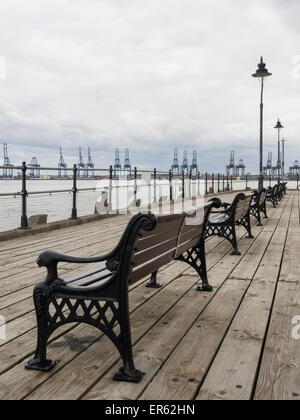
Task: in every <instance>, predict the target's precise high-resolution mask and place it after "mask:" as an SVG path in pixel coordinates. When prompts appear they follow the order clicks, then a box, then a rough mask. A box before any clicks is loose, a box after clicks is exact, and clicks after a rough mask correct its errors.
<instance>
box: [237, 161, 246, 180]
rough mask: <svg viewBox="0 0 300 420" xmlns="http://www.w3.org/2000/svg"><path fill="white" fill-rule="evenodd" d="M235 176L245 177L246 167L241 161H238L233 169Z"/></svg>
mask: <svg viewBox="0 0 300 420" xmlns="http://www.w3.org/2000/svg"><path fill="white" fill-rule="evenodd" d="M235 175H236V176H238V177H239V176H242V177H244V176H245V175H246V165H245V163H244V160H243V159H240V160H239V163H238V165H237V166H236V168H235Z"/></svg>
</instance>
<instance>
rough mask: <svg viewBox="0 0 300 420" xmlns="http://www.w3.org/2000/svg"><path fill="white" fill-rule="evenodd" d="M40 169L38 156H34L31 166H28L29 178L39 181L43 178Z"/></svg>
mask: <svg viewBox="0 0 300 420" xmlns="http://www.w3.org/2000/svg"><path fill="white" fill-rule="evenodd" d="M40 167H41V165H39V163H38V160H37V158H36V156H33V158H32V159H31V163H30V165H28V168H29V169H30V171H29V177H30V178H33V179H39V178H40V177H41V171H40Z"/></svg>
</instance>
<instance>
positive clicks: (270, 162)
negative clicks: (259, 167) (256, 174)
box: [264, 152, 273, 176]
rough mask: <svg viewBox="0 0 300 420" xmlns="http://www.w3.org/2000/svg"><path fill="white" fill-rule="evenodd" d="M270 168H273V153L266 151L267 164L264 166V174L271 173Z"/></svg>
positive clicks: (269, 174)
mask: <svg viewBox="0 0 300 420" xmlns="http://www.w3.org/2000/svg"><path fill="white" fill-rule="evenodd" d="M272 169H273V153H272V152H269V153H268V161H267V166H265V167H264V173H265V175H268V176H271V175H272Z"/></svg>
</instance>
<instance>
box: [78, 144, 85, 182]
mask: <svg viewBox="0 0 300 420" xmlns="http://www.w3.org/2000/svg"><path fill="white" fill-rule="evenodd" d="M81 169H83V171H81ZM84 169H86V166H85V163H84V160H83V157H82V150H81V147H79V161H78V178H86V171H85V170H84Z"/></svg>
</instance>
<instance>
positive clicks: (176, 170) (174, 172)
mask: <svg viewBox="0 0 300 420" xmlns="http://www.w3.org/2000/svg"><path fill="white" fill-rule="evenodd" d="M171 170H172V175H173V176H174V175H179V173H180V166H179V159H178V149H174V160H173V165H172V168H171Z"/></svg>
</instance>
